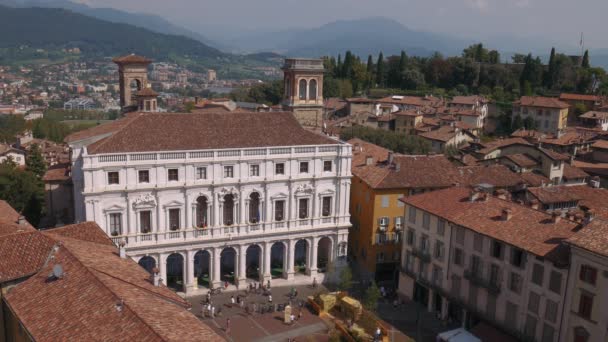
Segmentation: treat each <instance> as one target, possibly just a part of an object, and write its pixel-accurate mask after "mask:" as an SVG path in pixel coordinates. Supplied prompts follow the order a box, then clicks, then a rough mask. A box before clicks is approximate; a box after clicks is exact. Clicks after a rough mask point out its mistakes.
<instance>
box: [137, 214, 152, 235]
mask: <svg viewBox="0 0 608 342" xmlns="http://www.w3.org/2000/svg"><path fill="white" fill-rule="evenodd" d="M139 230H140V232H142V233H144V234H146V233H150V232H151V231H152V212H151V211H150V210H144V211H140V212H139Z"/></svg>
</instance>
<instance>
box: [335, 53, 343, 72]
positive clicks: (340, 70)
mask: <svg viewBox="0 0 608 342" xmlns="http://www.w3.org/2000/svg"><path fill="white" fill-rule="evenodd" d="M341 74H342V56H341V55H340V54H338V64H336V73H335V75H334V76H335V77H336V78H342V75H341Z"/></svg>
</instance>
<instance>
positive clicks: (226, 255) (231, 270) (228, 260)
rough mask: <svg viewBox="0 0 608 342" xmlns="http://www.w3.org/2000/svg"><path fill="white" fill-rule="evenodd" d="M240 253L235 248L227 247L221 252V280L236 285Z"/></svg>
mask: <svg viewBox="0 0 608 342" xmlns="http://www.w3.org/2000/svg"><path fill="white" fill-rule="evenodd" d="M237 256H238V253H237V251H236V248H234V247H226V248H224V249H222V251H221V252H220V279H221V280H222V281H227V282H229V283H233V284H234V283H235V279H236V270H237V264H236V263H237V259H238V258H237Z"/></svg>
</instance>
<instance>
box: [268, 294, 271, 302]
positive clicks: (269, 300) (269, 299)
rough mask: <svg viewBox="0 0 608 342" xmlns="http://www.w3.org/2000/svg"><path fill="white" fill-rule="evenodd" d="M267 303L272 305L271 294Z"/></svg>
mask: <svg viewBox="0 0 608 342" xmlns="http://www.w3.org/2000/svg"><path fill="white" fill-rule="evenodd" d="M268 303H272V295H271V294H269V295H268Z"/></svg>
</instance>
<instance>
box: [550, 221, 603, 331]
mask: <svg viewBox="0 0 608 342" xmlns="http://www.w3.org/2000/svg"><path fill="white" fill-rule="evenodd" d="M566 243H567V244H568V245H569V246H570V250H571V259H570V263H571V266H570V270H571V275H570V277H569V278H568V289H567V293H566V297H565V298H566V299H565V312H566V314H565V315H564V321H563V322H562V330H561V335H562V337H563V338H562V341H574V342H592V341H607V340H608V330H607V329H606V327H608V306H606V303H607V302H608V291H607V289H608V221H605V220H604V219H596V220H593V221H592V222H591V223H590V224H589V225H587V226H586V227H585V229H584V230H582V231H581V232H580V233H577V234H576V235H575V236H573V237H571V238H570V239H568V240H567V241H566Z"/></svg>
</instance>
